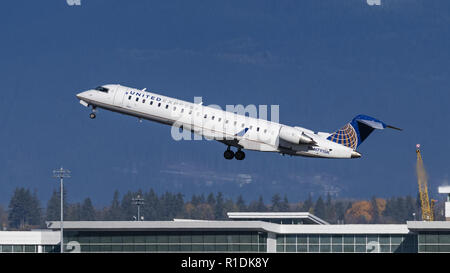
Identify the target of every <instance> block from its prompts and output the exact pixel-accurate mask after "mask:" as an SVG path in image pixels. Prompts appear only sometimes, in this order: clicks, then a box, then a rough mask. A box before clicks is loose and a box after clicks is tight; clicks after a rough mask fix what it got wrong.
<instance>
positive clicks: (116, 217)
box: [106, 190, 123, 221]
mask: <svg viewBox="0 0 450 273" xmlns="http://www.w3.org/2000/svg"><path fill="white" fill-rule="evenodd" d="M119 198H120V195H119V191H117V190H116V191H114V195H113V200H112V202H111V206H110V207H109V209H108V210H107V212H106V220H108V221H120V220H122V219H123V216H122V208H121V207H120V201H119Z"/></svg>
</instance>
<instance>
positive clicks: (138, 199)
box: [132, 194, 144, 221]
mask: <svg viewBox="0 0 450 273" xmlns="http://www.w3.org/2000/svg"><path fill="white" fill-rule="evenodd" d="M132 200H133V204H135V205H136V206H137V220H138V221H141V205H143V204H144V198H142V197H141V196H140V195H139V194H138V196H137V197H135V198H133V199H132Z"/></svg>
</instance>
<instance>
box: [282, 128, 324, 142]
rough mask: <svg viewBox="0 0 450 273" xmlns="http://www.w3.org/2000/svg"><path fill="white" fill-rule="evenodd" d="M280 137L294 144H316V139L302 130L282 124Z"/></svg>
mask: <svg viewBox="0 0 450 273" xmlns="http://www.w3.org/2000/svg"><path fill="white" fill-rule="evenodd" d="M279 137H280V138H281V139H282V140H284V141H287V142H289V143H293V144H314V143H315V141H314V140H313V139H312V138H310V137H309V136H307V135H305V133H303V132H302V131H300V130H297V129H294V128H292V127H286V126H282V127H281V129H280V135H279Z"/></svg>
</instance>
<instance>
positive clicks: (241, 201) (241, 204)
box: [236, 195, 247, 211]
mask: <svg viewBox="0 0 450 273" xmlns="http://www.w3.org/2000/svg"><path fill="white" fill-rule="evenodd" d="M236 206H237V209H238V211H246V210H247V206H246V205H245V201H244V198H243V197H242V195H239V196H238V199H237V201H236Z"/></svg>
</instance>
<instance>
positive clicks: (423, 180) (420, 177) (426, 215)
mask: <svg viewBox="0 0 450 273" xmlns="http://www.w3.org/2000/svg"><path fill="white" fill-rule="evenodd" d="M416 154H417V165H416V172H417V182H418V184H419V195H420V204H421V207H422V220H423V221H433V220H434V215H433V209H434V203H435V201H436V200H431V203H430V201H429V197H428V185H427V173H426V172H425V167H424V166H423V161H422V155H421V154H420V144H417V145H416Z"/></svg>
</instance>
